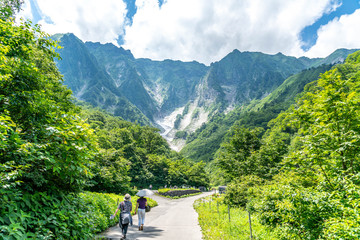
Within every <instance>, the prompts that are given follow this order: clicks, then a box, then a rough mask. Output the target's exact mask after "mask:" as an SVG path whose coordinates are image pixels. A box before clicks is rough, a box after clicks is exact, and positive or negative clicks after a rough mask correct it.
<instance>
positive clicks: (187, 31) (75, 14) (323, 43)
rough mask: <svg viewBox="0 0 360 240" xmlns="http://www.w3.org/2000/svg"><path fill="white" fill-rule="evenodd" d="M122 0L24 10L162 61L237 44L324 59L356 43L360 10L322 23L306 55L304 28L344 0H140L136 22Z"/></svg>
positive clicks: (207, 54) (210, 56) (57, 1)
mask: <svg viewBox="0 0 360 240" xmlns="http://www.w3.org/2000/svg"><path fill="white" fill-rule="evenodd" d="M30 1H32V2H33V4H30ZM124 1H125V0H123V1H122V0H103V1H99V0H76V1H73V0H26V1H25V5H24V6H25V7H24V9H25V11H24V12H23V16H25V17H29V16H31V15H32V16H33V18H36V19H34V20H36V21H37V20H38V19H41V20H40V21H39V22H38V23H40V24H41V25H42V26H43V27H42V29H43V30H44V31H46V32H48V33H50V34H54V33H67V32H72V33H74V34H75V35H77V36H78V37H79V38H80V39H82V40H83V41H94V42H102V43H106V42H112V43H114V44H116V43H117V39H118V38H119V36H121V37H122V38H123V40H124V45H123V47H124V48H126V49H130V50H131V51H132V53H133V54H134V55H135V57H138V58H139V57H146V58H151V59H157V60H163V59H167V58H168V59H178V60H183V61H192V60H196V61H200V62H203V63H206V64H209V63H211V62H214V61H219V60H220V59H221V58H223V57H224V56H225V55H226V54H228V53H229V52H231V51H232V50H234V49H239V50H240V51H261V52H264V53H269V54H275V53H277V52H282V53H284V54H286V55H292V56H302V55H305V54H306V55H307V56H310V57H319V56H320V57H323V56H326V55H328V54H330V53H331V52H332V51H334V50H335V49H337V48H339V47H346V48H356V47H358V46H359V45H358V43H357V40H358V39H359V36H358V31H355V30H354V29H356V28H357V26H358V23H360V20H359V15H360V13H359V11H356V12H355V13H354V14H352V15H348V16H342V17H341V18H338V19H335V20H333V21H332V22H330V23H329V24H327V25H325V26H323V27H321V28H320V29H319V31H318V36H319V38H318V41H317V43H316V45H315V46H313V47H312V48H311V49H310V51H309V52H308V53H305V52H304V51H303V50H302V49H301V46H302V43H301V40H300V37H299V36H300V33H301V31H302V30H303V29H304V28H305V27H306V26H309V25H312V24H313V23H314V22H316V21H317V20H318V19H319V18H321V16H323V15H324V14H325V13H329V12H331V11H334V10H335V9H336V8H337V7H339V4H340V3H341V1H340V0H317V1H314V0H301V1H299V0H286V1H285V0H266V1H265V0H241V1H239V0H221V1H219V0H166V1H164V3H163V4H162V6H161V7H159V3H158V0H136V6H137V12H136V14H135V15H134V16H133V23H132V24H130V22H129V21H128V19H127V18H126V14H127V9H126V4H125V3H124ZM31 7H33V8H35V9H31ZM31 10H32V11H31ZM34 12H37V14H35V15H34ZM339 36H341V38H340V37H339Z"/></svg>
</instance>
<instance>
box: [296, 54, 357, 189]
mask: <svg viewBox="0 0 360 240" xmlns="http://www.w3.org/2000/svg"><path fill="white" fill-rule="evenodd" d="M359 56H360V52H356V53H354V54H352V55H350V56H349V58H348V59H347V61H346V63H345V64H342V65H338V66H337V67H336V68H334V69H333V70H331V71H328V72H326V73H324V74H322V76H321V78H320V79H319V80H318V82H317V86H316V87H315V89H314V90H313V91H310V92H308V93H307V94H306V95H304V96H303V97H302V98H301V99H300V101H299V103H298V107H297V108H296V109H295V110H294V113H293V114H294V118H295V119H296V120H295V121H294V122H293V124H294V125H296V126H298V127H300V130H299V133H300V141H301V142H302V143H303V148H302V149H301V152H302V154H297V153H295V154H294V155H293V159H297V163H298V164H302V165H303V166H304V167H308V168H317V169H318V170H319V171H320V172H321V173H322V174H323V176H324V177H325V178H326V180H327V182H328V184H329V187H332V188H333V187H334V186H335V185H336V181H337V180H336V179H337V177H342V178H343V177H346V176H352V175H354V174H356V173H357V172H359V170H360V161H359V150H360V117H359V116H360V107H359V106H360V97H359V92H360V61H359Z"/></svg>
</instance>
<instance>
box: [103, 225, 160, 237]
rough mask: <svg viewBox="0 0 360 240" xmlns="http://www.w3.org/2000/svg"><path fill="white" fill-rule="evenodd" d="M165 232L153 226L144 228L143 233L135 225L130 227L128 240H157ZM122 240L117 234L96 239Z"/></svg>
mask: <svg viewBox="0 0 360 240" xmlns="http://www.w3.org/2000/svg"><path fill="white" fill-rule="evenodd" d="M163 231H164V230H162V229H160V228H157V227H153V226H144V230H143V231H138V230H137V226H136V225H133V226H129V232H128V234H127V235H126V239H127V240H136V239H138V238H140V237H146V238H154V239H155V238H157V237H159V236H160V235H161V233H162V232H163ZM120 239H121V235H120V234H115V235H113V236H107V237H102V236H98V237H96V240H120Z"/></svg>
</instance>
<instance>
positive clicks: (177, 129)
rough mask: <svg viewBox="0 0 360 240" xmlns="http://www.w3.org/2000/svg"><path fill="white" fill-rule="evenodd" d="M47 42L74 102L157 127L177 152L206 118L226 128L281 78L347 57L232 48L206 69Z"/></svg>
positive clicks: (70, 39)
mask: <svg viewBox="0 0 360 240" xmlns="http://www.w3.org/2000/svg"><path fill="white" fill-rule="evenodd" d="M54 38H56V39H57V40H59V41H60V45H61V46H62V47H63V49H61V50H60V51H59V53H60V55H61V57H62V59H63V60H62V61H58V63H57V65H58V67H59V70H60V72H61V73H62V74H63V75H64V79H65V84H66V85H68V86H69V87H70V88H71V89H72V90H73V92H74V95H75V97H77V98H79V99H81V100H84V101H87V102H90V103H92V104H93V105H95V106H99V107H102V108H104V109H107V110H108V111H110V112H112V113H114V114H115V115H118V116H121V117H123V118H124V119H127V120H130V121H138V122H140V123H142V124H152V125H155V126H157V127H159V128H160V129H161V130H162V135H163V136H164V137H165V138H166V139H167V140H168V141H169V142H171V144H172V146H173V147H174V149H176V150H180V149H181V148H182V147H183V146H184V145H185V144H186V141H187V142H188V144H189V143H190V142H191V139H192V138H194V137H195V136H197V134H196V133H195V134H192V133H194V132H195V131H196V130H197V129H198V132H199V131H200V130H201V129H203V130H204V129H205V128H206V127H205V126H209V124H207V123H209V121H213V119H223V120H224V119H226V118H228V119H231V120H226V121H229V125H231V124H230V122H232V123H234V122H235V120H234V119H235V118H236V117H239V112H237V111H238V110H239V109H243V108H244V106H246V105H248V104H249V103H251V102H252V103H253V102H254V101H255V102H256V101H260V100H261V99H265V98H266V97H267V96H269V95H270V94H271V93H272V92H274V91H275V90H276V89H277V88H278V87H279V86H281V85H282V84H283V83H284V81H285V79H287V78H288V77H290V76H292V75H294V74H297V73H299V72H301V71H303V70H305V69H309V68H311V67H313V68H316V67H318V66H320V65H323V64H333V63H336V62H338V61H341V60H343V59H345V57H346V56H347V55H348V54H349V53H350V52H353V50H346V49H340V50H338V51H335V52H334V53H333V54H331V55H330V56H328V57H327V58H323V59H322V58H315V59H310V58H306V57H301V58H295V57H289V56H285V55H283V54H281V53H278V54H275V55H269V54H264V53H260V52H240V51H238V50H234V51H232V52H231V53H229V54H228V55H227V56H225V57H224V58H223V59H221V60H220V61H218V62H215V63H212V64H211V65H210V66H206V65H204V64H201V63H198V62H196V61H193V62H182V61H174V60H164V61H153V60H151V59H144V58H140V59H137V58H135V57H134V56H133V55H132V53H131V52H130V51H129V50H125V49H123V48H122V47H117V46H114V45H113V44H100V43H92V42H86V43H83V42H82V41H81V40H79V39H78V38H76V37H75V36H74V35H73V34H61V35H56V36H54ZM294 91H295V92H297V91H298V90H294ZM235 110H236V111H235ZM234 111H235V112H234ZM224 116H226V117H224ZM204 124H205V125H204ZM221 128H224V129H228V127H224V126H221ZM205 131H208V129H206V130H205ZM212 132H216V130H212ZM221 136H223V135H222V134H220V135H219V137H221ZM187 137H188V139H187V140H186V138H187ZM216 141H217V142H218V141H219V140H218V138H217V140H216ZM184 151H185V150H184Z"/></svg>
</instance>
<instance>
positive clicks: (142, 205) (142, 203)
mask: <svg viewBox="0 0 360 240" xmlns="http://www.w3.org/2000/svg"><path fill="white" fill-rule="evenodd" d="M146 202H147V199H146V198H144V197H142V198H139V199H138V200H137V203H138V204H139V208H140V209H145V204H146Z"/></svg>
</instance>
